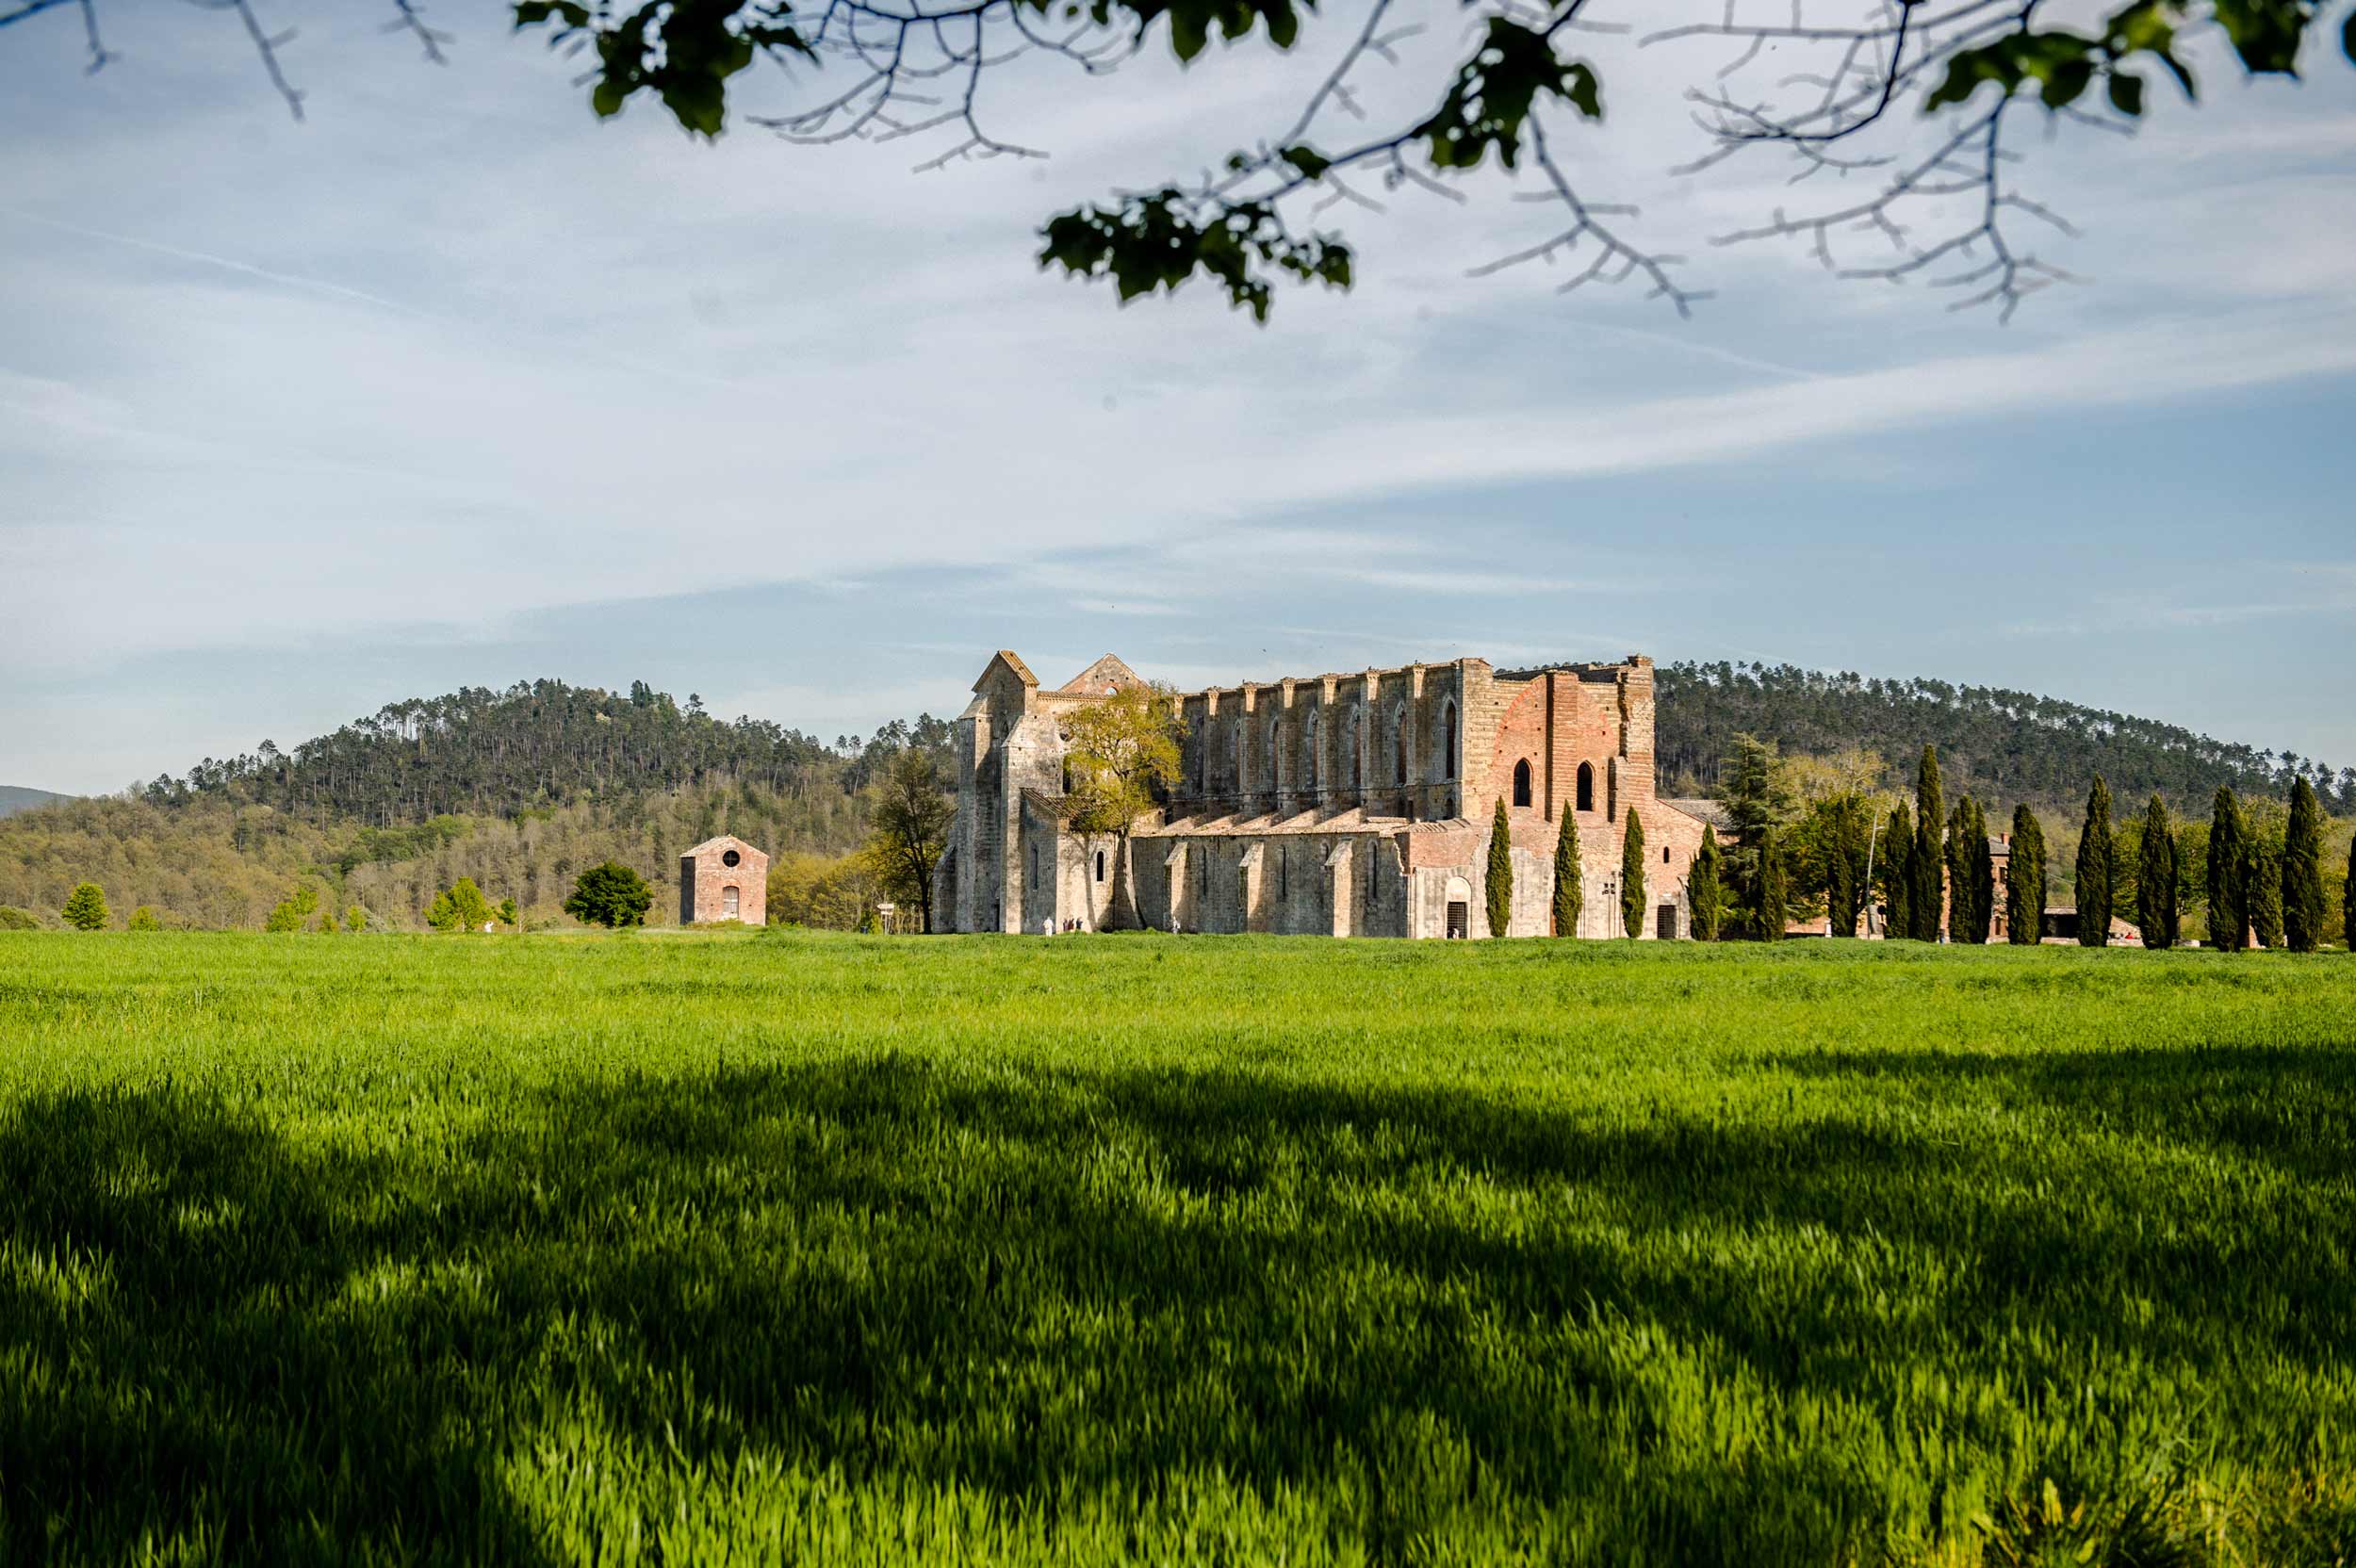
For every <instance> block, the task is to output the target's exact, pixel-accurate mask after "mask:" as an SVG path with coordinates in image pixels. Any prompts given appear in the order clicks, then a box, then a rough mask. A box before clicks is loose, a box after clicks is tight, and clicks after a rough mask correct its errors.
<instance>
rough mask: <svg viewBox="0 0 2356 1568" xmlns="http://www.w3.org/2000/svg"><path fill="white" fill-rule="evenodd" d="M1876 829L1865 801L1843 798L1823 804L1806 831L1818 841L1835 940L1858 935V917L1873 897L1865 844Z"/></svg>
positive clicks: (1827, 918)
mask: <svg viewBox="0 0 2356 1568" xmlns="http://www.w3.org/2000/svg"><path fill="white" fill-rule="evenodd" d="M1872 830H1873V807H1872V806H1871V805H1870V804H1869V803H1868V802H1867V801H1866V800H1865V799H1864V797H1862V796H1861V795H1857V794H1841V795H1836V796H1834V797H1833V798H1831V799H1829V800H1824V801H1820V802H1819V803H1818V804H1817V807H1816V809H1815V811H1814V812H1813V813H1811V815H1810V819H1809V822H1808V825H1807V826H1806V828H1804V829H1803V831H1805V832H1808V833H1810V834H1812V835H1813V837H1814V840H1815V844H1816V853H1817V855H1818V858H1819V872H1820V876H1821V880H1822V882H1823V884H1824V918H1825V924H1826V927H1827V929H1828V930H1829V932H1830V934H1831V935H1833V936H1836V937H1854V936H1856V935H1857V916H1858V915H1859V914H1860V913H1862V912H1863V910H1864V907H1865V901H1866V900H1867V899H1868V898H1869V897H1871V896H1872V890H1870V889H1868V888H1867V887H1866V885H1865V841H1866V837H1867V835H1868V834H1869V833H1871V832H1872Z"/></svg>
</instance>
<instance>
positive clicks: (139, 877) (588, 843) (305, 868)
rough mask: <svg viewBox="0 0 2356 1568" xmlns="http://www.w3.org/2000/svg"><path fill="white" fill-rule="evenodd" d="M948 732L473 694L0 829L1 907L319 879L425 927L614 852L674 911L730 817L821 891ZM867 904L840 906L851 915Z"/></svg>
mask: <svg viewBox="0 0 2356 1568" xmlns="http://www.w3.org/2000/svg"><path fill="white" fill-rule="evenodd" d="M948 743H949V727H948V726H947V725H946V724H945V723H943V722H942V721H941V720H939V719H935V718H932V717H930V716H929V715H926V716H924V717H920V718H918V719H917V720H915V721H914V722H913V723H910V722H907V721H895V722H893V723H892V724H888V725H886V726H884V727H882V728H881V729H879V730H878V731H876V733H875V735H873V736H871V737H869V738H867V739H866V740H864V741H861V740H859V738H857V737H841V738H838V739H837V740H836V741H835V742H834V743H831V744H829V743H826V742H823V741H821V740H819V739H817V738H816V737H815V736H811V735H806V734H803V733H801V732H799V731H797V730H793V729H787V728H784V727H780V726H777V725H775V724H771V723H768V722H767V721H764V720H757V719H749V718H743V719H737V720H735V721H733V722H726V721H722V720H719V719H715V718H713V717H712V715H710V714H708V713H706V712H705V711H703V705H702V703H701V701H700V700H699V699H697V698H696V697H695V696H692V695H691V696H690V697H689V698H688V700H687V701H686V703H685V704H684V705H681V704H679V703H678V702H676V701H675V700H674V699H673V698H672V697H670V696H669V695H668V694H664V693H662V692H657V691H654V690H653V689H652V688H650V687H648V686H647V685H646V683H645V682H643V681H641V682H634V683H633V684H632V686H631V689H630V692H629V693H628V694H614V693H609V692H605V691H601V690H598V689H597V688H595V687H577V686H568V685H566V684H564V682H562V681H556V680H537V681H532V682H529V683H518V684H516V685H514V686H511V687H508V688H507V689H506V690H504V691H497V692H495V691H492V690H490V689H488V688H473V689H470V690H466V691H462V692H454V693H451V694H449V695H447V696H442V697H433V698H424V699H419V700H416V701H410V702H398V703H390V704H387V705H386V706H385V707H384V708H383V709H381V710H379V711H377V712H376V713H375V714H373V715H372V716H370V717H368V718H365V719H360V720H356V721H354V722H353V723H352V724H348V725H346V726H344V727H342V728H340V729H337V730H336V731H335V733H334V734H332V735H325V736H321V737H319V738H318V739H317V740H312V741H306V742H304V743H302V744H301V745H298V746H295V747H294V748H293V749H291V750H287V751H281V750H280V749H279V748H278V747H277V746H275V745H273V744H272V743H270V742H268V741H265V742H263V743H261V744H260V745H259V746H258V747H256V748H255V749H254V751H253V752H251V753H249V754H247V755H245V756H242V757H237V758H232V759H229V760H214V759H211V758H207V759H205V760H203V761H201V762H199V763H197V764H196V765H195V766H194V767H192V768H190V769H189V770H188V774H187V776H185V777H178V778H175V777H172V776H164V777H161V778H158V779H156V780H155V782H153V783H152V784H149V785H148V786H146V788H145V789H144V790H142V791H139V792H136V793H134V794H130V795H125V796H116V797H109V798H106V799H93V800H63V799H61V800H59V801H57V803H54V804H52V805H50V806H48V807H46V808H44V809H37V810H31V811H26V812H24V813H22V814H20V815H17V816H15V817H12V818H9V819H8V820H7V821H5V822H0V906H9V907H16V908H20V909H25V910H29V911H32V912H33V913H34V914H35V915H36V916H39V917H41V918H42V919H49V918H51V917H54V916H55V915H56V913H57V910H58V908H59V907H61V906H62V905H63V903H64V900H65V898H66V895H67V894H68V893H69V892H70V891H71V890H72V889H73V887H74V884H75V883H76V882H79V881H83V880H85V879H87V880H91V881H95V882H97V883H98V884H99V885H100V886H101V887H102V888H104V889H105V890H106V897H107V900H108V902H109V904H110V905H111V906H112V908H113V910H114V914H115V917H116V919H117V921H118V923H119V922H120V921H121V919H122V918H123V916H125V915H127V914H128V913H129V911H130V910H132V909H133V908H136V907H139V906H141V905H146V906H148V907H152V908H154V909H155V911H156V912H157V915H158V918H159V919H160V920H161V922H162V923H164V924H167V925H195V926H208V927H209V926H257V925H260V924H261V923H262V922H263V920H264V919H265V917H267V916H268V914H269V913H270V909H271V908H272V907H274V906H275V905H277V904H278V903H279V902H280V901H281V900H282V899H286V898H287V897H289V896H291V895H292V894H294V893H295V892H296V891H297V890H299V889H304V888H307V889H309V890H311V891H312V892H314V893H316V894H317V895H318V903H319V907H324V908H332V909H335V910H336V911H338V912H339V913H340V912H341V911H342V910H343V909H346V908H348V907H352V906H353V905H358V906H359V907H362V908H363V909H365V910H367V911H368V919H369V921H370V923H373V924H377V925H393V926H413V925H416V924H417V923H420V922H421V921H422V919H423V916H424V911H425V908H426V906H427V905H428V904H430V903H431V902H432V900H433V898H434V893H435V892H437V891H439V890H441V889H443V888H447V887H449V886H450V884H451V883H452V882H454V881H456V880H457V879H458V878H459V877H462V876H470V877H472V878H474V880H475V881H476V883H477V884H478V885H480V886H481V887H482V888H483V890H485V891H486V892H487V893H488V894H489V895H490V896H491V897H492V898H493V899H495V900H496V899H499V898H503V897H512V898H514V899H515V900H516V902H517V903H518V904H519V905H520V906H522V907H523V908H524V909H525V910H526V911H527V912H528V913H529V914H531V915H532V916H534V917H536V918H537V919H538V920H540V921H543V922H554V921H560V920H562V919H563V915H562V912H561V909H560V906H561V905H562V903H563V901H564V895H565V893H566V892H567V891H568V890H570V888H571V886H572V879H573V877H574V876H575V875H577V874H579V873H580V872H581V871H582V870H583V869H585V868H587V867H589V866H593V865H596V864H597V863H598V862H599V861H601V860H607V859H614V860H619V861H622V862H623V863H624V864H627V865H630V866H631V867H633V868H635V869H636V870H637V872H638V873H639V874H641V875H642V876H644V877H646V880H647V881H648V882H650V883H652V884H653V885H654V888H655V892H656V898H655V907H654V918H655V919H656V920H657V921H658V922H660V921H666V920H668V919H670V918H672V915H673V913H674V911H675V909H676V907H677V905H676V894H675V891H674V890H675V886H676V883H675V878H676V874H677V870H678V863H679V851H681V850H682V849H685V848H686V847H687V846H689V845H690V844H693V843H695V842H697V841H701V840H703V839H707V838H710V837H712V835H713V834H715V833H720V832H730V833H735V834H738V835H740V836H741V837H744V838H745V839H749V840H751V841H753V842H755V843H758V844H761V846H762V847H763V848H765V849H767V850H768V851H769V852H770V854H771V855H772V856H773V857H774V858H775V859H776V862H777V866H776V874H775V875H773V878H772V880H773V883H775V884H776V885H777V886H779V887H781V888H790V889H800V890H804V891H805V892H810V890H811V889H812V888H813V887H814V886H815V885H816V884H818V883H821V882H823V881H824V880H825V875H824V873H825V869H826V867H827V866H828V865H830V864H831V863H832V862H833V861H834V860H835V859H836V858H839V857H842V856H843V855H845V854H847V853H848V852H849V851H850V850H852V849H854V848H855V847H857V846H858V844H859V841H860V840H861V839H862V838H863V837H864V835H865V833H866V827H867V802H866V796H865V791H866V788H867V785H868V783H869V782H870V780H871V779H872V778H873V776H875V773H876V771H877V770H878V769H879V768H880V767H881V766H882V764H883V761H884V760H886V759H887V758H889V757H890V756H891V755H892V753H894V752H896V751H899V750H901V749H904V748H907V747H910V746H914V747H918V748H920V749H924V750H929V751H933V752H935V753H937V754H939V755H941V756H942V757H943V758H945V756H946V754H947V749H948ZM813 865H814V866H816V867H817V869H816V870H813V869H812V868H813ZM828 891H829V890H827V889H825V888H816V890H815V891H814V892H812V893H811V894H810V895H811V896H815V897H818V898H819V899H820V900H821V902H822V903H823V902H824V901H825V898H826V895H827V893H828ZM833 904H834V906H835V907H836V912H837V913H843V914H845V918H846V919H851V918H856V917H857V915H858V913H859V901H858V900H847V901H846V900H844V899H842V898H840V897H837V898H835V899H834V900H833Z"/></svg>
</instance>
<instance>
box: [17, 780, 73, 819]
mask: <svg viewBox="0 0 2356 1568" xmlns="http://www.w3.org/2000/svg"><path fill="white" fill-rule="evenodd" d="M73 798H74V797H73V796H72V795H61V794H57V793H56V792H53V791H49V790H28V789H26V788H25V787H24V786H23V785H21V784H0V817H12V816H14V815H16V814H17V813H18V812H19V811H29V810H31V809H33V808H34V807H36V806H46V805H48V804H49V803H50V802H51V801H53V800H72V799H73Z"/></svg>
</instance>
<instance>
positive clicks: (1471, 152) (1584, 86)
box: [1412, 16, 1603, 170]
mask: <svg viewBox="0 0 2356 1568" xmlns="http://www.w3.org/2000/svg"><path fill="white" fill-rule="evenodd" d="M1542 93H1543V94H1547V95H1550V96H1552V97H1555V98H1560V99H1561V100H1562V101H1563V102H1564V103H1566V104H1569V105H1570V106H1572V107H1574V108H1576V109H1578V110H1579V113H1581V114H1583V115H1585V116H1586V117H1587V118H1588V119H1590V120H1600V119H1602V118H1603V101H1602V98H1601V96H1600V87H1599V85H1598V84H1597V82H1596V80H1595V71H1594V69H1593V68H1591V67H1590V66H1589V65H1588V64H1587V63H1586V62H1585V61H1583V60H1574V59H1565V58H1563V57H1562V56H1560V55H1558V54H1556V53H1555V52H1554V43H1553V41H1552V40H1550V39H1549V38H1547V37H1546V34H1545V33H1543V32H1540V31H1538V30H1536V29H1534V28H1530V27H1525V26H1523V25H1522V24H1520V23H1518V22H1515V21H1513V20H1512V19H1510V18H1507V17H1502V16H1493V17H1491V18H1490V19H1489V24H1488V30H1487V32H1486V33H1485V34H1484V35H1483V36H1482V38H1481V47H1480V48H1478V49H1476V50H1475V51H1474V52H1473V54H1472V56H1471V57H1470V58H1468V59H1466V60H1465V61H1464V64H1463V65H1462V66H1460V67H1458V68H1457V73H1456V78H1455V80H1453V81H1452V82H1450V83H1449V84H1448V93H1447V95H1446V96H1445V97H1443V98H1442V99H1441V100H1440V106H1439V107H1438V108H1436V109H1434V110H1433V111H1432V114H1431V115H1430V116H1429V117H1428V118H1426V119H1425V120H1424V121H1423V122H1421V123H1419V124H1417V125H1416V126H1415V130H1414V132H1413V133H1412V134H1413V135H1414V137H1415V139H1418V140H1421V141H1423V142H1425V143H1426V144H1427V145H1428V147H1429V148H1430V151H1431V156H1432V167H1433V168H1434V169H1443V170H1446V169H1474V168H1478V167H1479V166H1480V164H1481V159H1482V158H1484V157H1486V156H1487V155H1489V154H1490V153H1491V152H1492V151H1494V152H1495V153H1496V154H1497V162H1499V163H1500V164H1502V165H1504V166H1505V167H1506V168H1508V169H1513V168H1516V167H1518V166H1519V164H1520V161H1521V151H1522V127H1523V126H1524V125H1525V124H1526V123H1527V122H1529V120H1530V113H1531V111H1532V110H1533V109H1535V108H1536V107H1537V105H1538V98H1539V96H1540V94H1542Z"/></svg>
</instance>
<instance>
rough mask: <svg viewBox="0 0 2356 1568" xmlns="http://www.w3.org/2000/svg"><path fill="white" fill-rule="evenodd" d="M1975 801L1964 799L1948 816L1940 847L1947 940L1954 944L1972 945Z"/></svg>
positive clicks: (1956, 804) (1968, 797)
mask: <svg viewBox="0 0 2356 1568" xmlns="http://www.w3.org/2000/svg"><path fill="white" fill-rule="evenodd" d="M1971 841H1972V797H1971V796H1970V795H1966V796H1964V797H1963V798H1962V799H1961V800H1958V801H1956V802H1955V807H1954V809H1951V810H1950V811H1948V813H1947V833H1946V838H1945V841H1944V842H1943V843H1941V845H1940V846H1939V869H1940V871H1942V872H1943V873H1944V874H1946V878H1947V936H1948V939H1949V940H1951V941H1958V942H1964V941H1970V940H1971V938H1970V937H1968V936H1966V935H1965V934H1964V933H1965V932H1967V931H1968V930H1970V929H1971V926H1972V887H1971V882H1970V880H1969V878H1970V876H1971V866H1972V862H1971V853H1972V852H1971Z"/></svg>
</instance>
